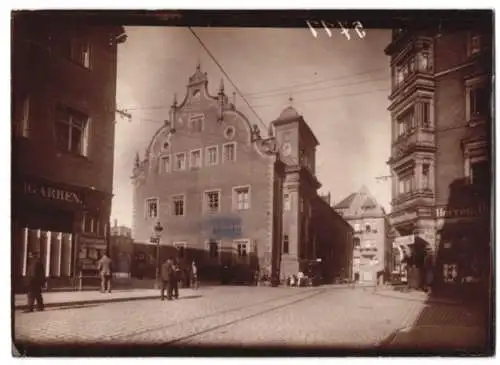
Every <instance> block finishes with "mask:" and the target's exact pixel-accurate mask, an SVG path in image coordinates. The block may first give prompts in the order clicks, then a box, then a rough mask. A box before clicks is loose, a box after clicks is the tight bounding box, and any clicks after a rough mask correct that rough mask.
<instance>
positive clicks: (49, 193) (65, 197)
mask: <svg viewBox="0 0 500 365" xmlns="http://www.w3.org/2000/svg"><path fill="white" fill-rule="evenodd" d="M23 193H24V195H26V196H34V197H37V198H40V199H45V200H53V201H59V202H64V203H70V204H78V205H80V204H83V197H82V196H81V195H80V193H78V192H75V191H71V190H68V189H64V188H60V187H57V186H54V185H50V184H46V183H35V182H28V181H24V182H23Z"/></svg>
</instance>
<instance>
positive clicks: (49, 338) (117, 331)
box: [15, 287, 474, 348]
mask: <svg viewBox="0 0 500 365" xmlns="http://www.w3.org/2000/svg"><path fill="white" fill-rule="evenodd" d="M424 308H426V304H425V302H424V301H423V300H411V298H406V299H405V297H394V296H393V295H377V292H374V291H373V289H372V288H356V289H352V288H346V287H344V288H335V287H323V288H321V287H320V288H268V287H211V288H202V289H199V290H198V291H192V290H186V291H185V292H184V296H183V293H182V291H181V298H180V299H179V300H177V301H171V302H169V301H165V302H161V301H160V300H159V299H155V300H153V299H145V300H141V301H127V302H120V303H106V304H88V305H84V306H80V307H77V308H48V309H47V310H46V311H45V312H34V313H23V312H21V311H16V313H15V338H16V340H19V341H26V342H34V343H39V344H42V343H47V344H49V343H50V344H55V343H57V344H64V343H67V344H75V343H87V344H96V343H98V344H102V345H110V344H162V345H175V346H185V345H188V346H200V345H202V346H206V345H215V344H216V345H219V346H220V345H230V346H252V345H257V346H280V347H283V346H306V347H307V346H312V347H320V346H324V347H349V348H375V347H376V346H378V345H379V344H380V343H381V342H382V341H384V340H385V339H386V338H388V337H389V336H390V335H391V334H392V333H394V332H395V331H396V330H399V329H402V328H407V327H411V326H412V324H413V323H414V322H415V321H416V320H417V319H418V318H419V317H421V316H420V314H421V313H422V312H423V310H424ZM471 318H473V316H471V315H470V314H467V313H465V312H464V311H463V310H461V309H460V308H458V307H456V306H455V307H453V306H446V305H441V306H438V307H436V309H434V310H433V311H431V312H429V311H427V312H426V315H425V317H424V318H423V319H424V320H425V323H424V324H426V325H427V324H430V323H435V324H440V323H441V324H442V325H448V324H453V323H458V322H457V321H459V322H460V323H462V324H464V323H465V324H467V322H466V321H467V319H469V320H470V321H471ZM421 319H422V318H420V320H421ZM464 321H465V322H464ZM473 324H474V323H472V322H471V323H470V325H473Z"/></svg>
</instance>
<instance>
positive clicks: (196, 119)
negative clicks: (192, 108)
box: [189, 114, 205, 133]
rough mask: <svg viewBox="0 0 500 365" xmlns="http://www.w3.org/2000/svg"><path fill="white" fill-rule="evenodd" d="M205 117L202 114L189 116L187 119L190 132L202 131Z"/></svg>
mask: <svg viewBox="0 0 500 365" xmlns="http://www.w3.org/2000/svg"><path fill="white" fill-rule="evenodd" d="M204 119H205V116H204V115H203V114H195V115H192V116H190V118H189V127H190V128H191V132H193V133H199V132H201V131H203V120H204Z"/></svg>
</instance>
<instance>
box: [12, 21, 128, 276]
mask: <svg viewBox="0 0 500 365" xmlns="http://www.w3.org/2000/svg"><path fill="white" fill-rule="evenodd" d="M12 24H13V31H12V183H13V189H12V248H13V249H12V254H13V267H12V273H13V277H14V280H13V282H14V284H17V283H19V281H18V280H17V279H20V278H21V277H22V276H24V275H26V269H27V257H28V252H29V251H38V252H39V253H40V256H41V258H42V260H43V263H44V266H45V270H46V276H47V277H48V278H49V286H50V285H52V284H53V283H56V282H64V283H65V284H64V285H68V284H69V279H70V278H71V277H73V276H75V275H77V274H78V273H79V272H80V271H82V270H84V271H85V270H87V269H88V270H90V271H92V270H94V269H95V263H96V260H97V259H98V257H99V255H100V254H102V253H103V252H104V251H105V250H106V235H107V233H108V230H109V216H110V210H111V199H112V186H113V149H114V131H115V122H114V121H115V97H116V57H117V47H118V44H119V43H120V42H122V41H124V39H125V34H124V29H123V28H122V27H119V26H116V27H115V26H113V27H109V26H108V27H104V26H103V27H101V26H87V25H85V19H82V18H79V15H78V14H76V15H72V16H66V15H52V14H50V13H45V14H44V15H41V14H38V13H37V12H15V13H14V15H13V23H12Z"/></svg>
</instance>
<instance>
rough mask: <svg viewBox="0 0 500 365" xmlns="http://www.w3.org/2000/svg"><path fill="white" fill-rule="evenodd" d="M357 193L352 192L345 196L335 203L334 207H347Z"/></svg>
mask: <svg viewBox="0 0 500 365" xmlns="http://www.w3.org/2000/svg"><path fill="white" fill-rule="evenodd" d="M356 194H357V193H352V194H351V195H349V196H348V197H347V198H345V199H344V200H342V201H341V202H340V203H338V204H336V205H335V206H334V208H349V207H350V206H351V204H352V202H353V201H354V198H355V197H356Z"/></svg>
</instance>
